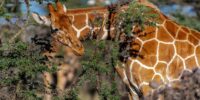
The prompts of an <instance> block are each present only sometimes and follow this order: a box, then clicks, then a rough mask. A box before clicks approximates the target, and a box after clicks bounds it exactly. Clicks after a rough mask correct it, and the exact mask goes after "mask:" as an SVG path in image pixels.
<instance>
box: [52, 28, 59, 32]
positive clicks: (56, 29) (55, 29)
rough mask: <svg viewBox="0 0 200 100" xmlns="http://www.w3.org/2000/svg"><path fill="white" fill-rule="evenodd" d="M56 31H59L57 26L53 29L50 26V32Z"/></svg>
mask: <svg viewBox="0 0 200 100" xmlns="http://www.w3.org/2000/svg"><path fill="white" fill-rule="evenodd" d="M58 31H59V29H58V28H54V29H53V28H51V32H52V33H56V32H58Z"/></svg>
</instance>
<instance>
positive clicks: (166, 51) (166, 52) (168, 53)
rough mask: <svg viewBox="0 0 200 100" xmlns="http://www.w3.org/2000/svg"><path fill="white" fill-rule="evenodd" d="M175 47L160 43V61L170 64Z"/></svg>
mask: <svg viewBox="0 0 200 100" xmlns="http://www.w3.org/2000/svg"><path fill="white" fill-rule="evenodd" d="M174 54H175V51H174V46H173V45H172V44H163V43H160V46H159V60H160V61H166V62H169V61H170V60H171V59H172V57H173V56H174Z"/></svg>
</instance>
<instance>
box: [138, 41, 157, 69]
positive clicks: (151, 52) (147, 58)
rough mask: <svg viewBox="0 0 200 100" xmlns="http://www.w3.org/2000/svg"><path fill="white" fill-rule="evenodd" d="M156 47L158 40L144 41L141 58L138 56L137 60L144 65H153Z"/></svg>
mask: <svg viewBox="0 0 200 100" xmlns="http://www.w3.org/2000/svg"><path fill="white" fill-rule="evenodd" d="M157 47H158V42H157V41H156V40H152V41H149V42H146V43H144V45H143V47H142V50H141V52H140V55H142V56H143V58H138V59H139V61H140V62H141V63H143V64H145V65H146V66H149V67H153V66H154V65H155V64H156V60H157V59H156V55H157V54H156V53H157V52H156V50H157Z"/></svg>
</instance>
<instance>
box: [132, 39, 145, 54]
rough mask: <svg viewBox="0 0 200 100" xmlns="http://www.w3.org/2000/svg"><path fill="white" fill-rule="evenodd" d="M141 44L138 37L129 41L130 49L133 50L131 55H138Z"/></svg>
mask: <svg viewBox="0 0 200 100" xmlns="http://www.w3.org/2000/svg"><path fill="white" fill-rule="evenodd" d="M141 46H142V43H141V42H140V41H139V40H138V39H135V40H134V41H133V42H131V44H130V50H133V52H131V53H133V55H134V54H135V55H138V54H139V52H140V49H141Z"/></svg>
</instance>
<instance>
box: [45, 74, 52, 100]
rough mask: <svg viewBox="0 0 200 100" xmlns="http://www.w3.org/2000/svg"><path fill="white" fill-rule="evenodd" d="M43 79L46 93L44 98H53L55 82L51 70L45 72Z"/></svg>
mask: <svg viewBox="0 0 200 100" xmlns="http://www.w3.org/2000/svg"><path fill="white" fill-rule="evenodd" d="M43 80H44V85H45V95H44V100H51V97H52V96H51V87H52V84H53V77H52V75H51V74H50V73H49V72H44V73H43Z"/></svg>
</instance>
